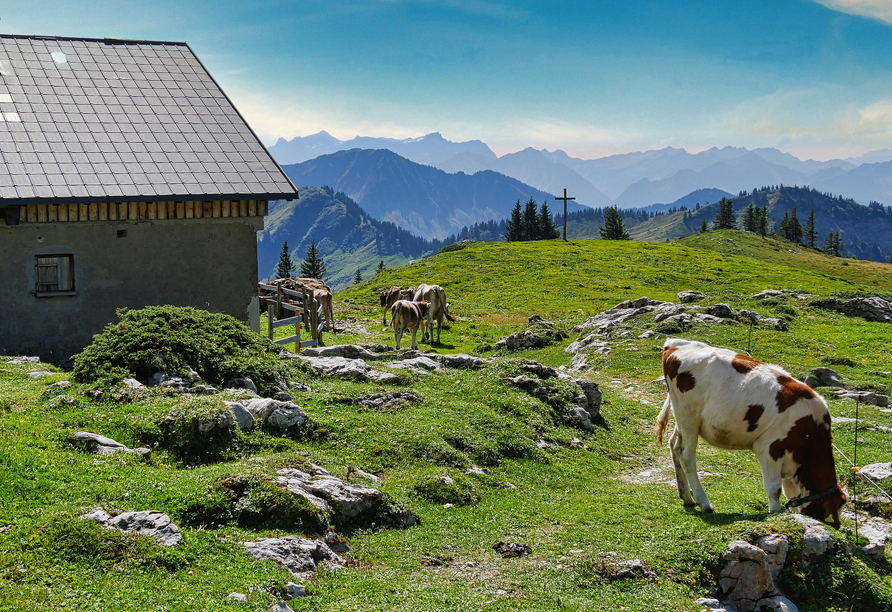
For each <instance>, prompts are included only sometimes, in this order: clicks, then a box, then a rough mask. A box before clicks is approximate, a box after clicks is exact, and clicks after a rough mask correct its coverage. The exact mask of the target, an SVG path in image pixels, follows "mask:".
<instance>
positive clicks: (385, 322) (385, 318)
mask: <svg viewBox="0 0 892 612" xmlns="http://www.w3.org/2000/svg"><path fill="white" fill-rule="evenodd" d="M382 323H383V324H384V325H385V326H387V308H385V309H384V320H383V321H382Z"/></svg>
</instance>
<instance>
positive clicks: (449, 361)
mask: <svg viewBox="0 0 892 612" xmlns="http://www.w3.org/2000/svg"><path fill="white" fill-rule="evenodd" d="M431 358H435V359H438V360H439V361H440V363H442V364H443V365H445V366H446V367H448V368H466V369H474V370H476V369H480V368H482V367H484V366H485V365H486V364H488V363H490V362H491V361H492V360H491V359H484V358H482V357H474V356H473V355H466V354H465V353H456V354H455V355H436V356H434V355H431Z"/></svg>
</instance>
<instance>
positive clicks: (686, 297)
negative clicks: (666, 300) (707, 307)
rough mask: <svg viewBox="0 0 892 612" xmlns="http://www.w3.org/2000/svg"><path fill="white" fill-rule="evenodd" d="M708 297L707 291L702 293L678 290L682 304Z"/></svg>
mask: <svg viewBox="0 0 892 612" xmlns="http://www.w3.org/2000/svg"><path fill="white" fill-rule="evenodd" d="M705 298H706V294H705V293H701V292H700V291H679V292H678V301H679V302H681V303H682V304H690V303H691V302H699V301H700V300H702V299H705Z"/></svg>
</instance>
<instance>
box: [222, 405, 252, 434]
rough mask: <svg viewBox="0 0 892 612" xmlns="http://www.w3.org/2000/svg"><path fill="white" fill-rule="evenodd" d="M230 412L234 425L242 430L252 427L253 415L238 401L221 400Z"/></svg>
mask: <svg viewBox="0 0 892 612" xmlns="http://www.w3.org/2000/svg"><path fill="white" fill-rule="evenodd" d="M223 403H224V404H226V406H227V407H228V408H229V410H230V412H232V417H233V418H234V419H235V424H236V426H237V427H238V428H239V429H241V430H242V431H247V430H249V429H253V428H254V415H253V414H251V412H250V411H249V410H248V409H247V408H245V407H244V406H243V405H242V404H240V403H239V402H226V401H224V402H223Z"/></svg>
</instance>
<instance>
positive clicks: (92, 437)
mask: <svg viewBox="0 0 892 612" xmlns="http://www.w3.org/2000/svg"><path fill="white" fill-rule="evenodd" d="M74 437H75V438H77V439H78V440H87V441H89V442H90V443H91V444H90V446H91V448H92V450H93V452H94V453H98V454H100V455H111V454H114V453H131V454H135V455H148V454H150V453H151V452H152V451H151V450H150V449H148V448H142V447H140V448H127V447H126V446H124V445H123V444H121V443H120V442H116V441H115V440H112V439H111V438H106V437H105V436H101V435H99V434H97V433H93V432H90V431H77V432H75V433H74Z"/></svg>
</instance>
